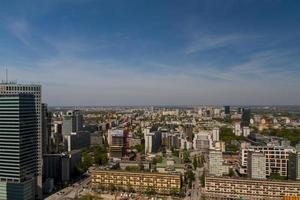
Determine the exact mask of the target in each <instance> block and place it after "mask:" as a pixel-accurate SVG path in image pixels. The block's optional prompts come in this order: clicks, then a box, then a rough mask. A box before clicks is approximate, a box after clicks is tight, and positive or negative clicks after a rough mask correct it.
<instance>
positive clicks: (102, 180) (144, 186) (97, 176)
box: [91, 169, 181, 194]
mask: <svg viewBox="0 0 300 200" xmlns="http://www.w3.org/2000/svg"><path fill="white" fill-rule="evenodd" d="M91 174H92V188H93V189H94V190H97V189H98V188H104V189H111V188H112V186H114V187H115V188H122V189H123V190H130V189H131V190H134V191H135V192H146V191H147V190H148V189H149V188H153V189H154V191H155V192H156V193H158V194H170V193H171V191H174V190H176V191H178V192H180V189H181V175H180V173H174V174H168V173H149V172H148V173H147V172H127V171H114V170H109V171H105V170H100V169H95V170H93V171H92V173H91Z"/></svg>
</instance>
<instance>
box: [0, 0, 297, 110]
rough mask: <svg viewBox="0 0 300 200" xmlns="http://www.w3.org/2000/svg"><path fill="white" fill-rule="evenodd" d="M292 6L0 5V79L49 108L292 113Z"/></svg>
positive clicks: (169, 2) (171, 1) (113, 1)
mask: <svg viewBox="0 0 300 200" xmlns="http://www.w3.org/2000/svg"><path fill="white" fill-rule="evenodd" d="M299 9H300V2H299V1H280V0H278V1H275V0H274V1H271V0H265V1H263V0H258V1H254V0H246V1H237V0H234V1H214V0H207V1H198V0H195V1H194V0H190V1H180V0H178V1H177V0H166V1H162V0H154V1H141V0H134V1H117V0H110V1H92V0H89V1H84V0H73V1H71V0H70V1H58V0H57V1H56V0H54V1H48V2H44V1H6V0H5V1H1V6H0V61H1V62H0V65H1V73H0V79H5V75H4V74H5V68H8V70H9V79H10V80H18V82H32V81H34V82H39V83H41V84H42V85H43V93H44V94H43V96H44V100H45V101H46V102H47V103H49V105H147V104H156V105H159V104H181V105H183V104H185V105H186V104H197V105H199V104H210V105H212V104H230V105H233V104H242V105H245V104H252V105H253V104H280V105H283V104H293V105H295V104H299V102H300V92H299V87H300V79H299V76H300V65H299V63H300V57H299V53H300V47H299V44H300V26H299V21H300V13H299Z"/></svg>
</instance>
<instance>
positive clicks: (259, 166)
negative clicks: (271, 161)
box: [248, 151, 266, 179]
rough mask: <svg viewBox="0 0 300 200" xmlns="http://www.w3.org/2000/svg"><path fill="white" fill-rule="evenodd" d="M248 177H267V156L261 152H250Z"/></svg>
mask: <svg viewBox="0 0 300 200" xmlns="http://www.w3.org/2000/svg"><path fill="white" fill-rule="evenodd" d="M248 177H249V178H253V179H265V178H266V157H265V155H264V154H263V153H260V152H251V151H250V152H249V155H248Z"/></svg>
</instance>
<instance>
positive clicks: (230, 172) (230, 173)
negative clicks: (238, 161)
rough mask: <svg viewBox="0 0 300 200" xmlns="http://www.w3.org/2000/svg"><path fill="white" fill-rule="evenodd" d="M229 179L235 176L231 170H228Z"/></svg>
mask: <svg viewBox="0 0 300 200" xmlns="http://www.w3.org/2000/svg"><path fill="white" fill-rule="evenodd" d="M228 175H229V176H230V177H233V176H234V175H235V173H234V171H233V169H232V168H230V169H229V174H228Z"/></svg>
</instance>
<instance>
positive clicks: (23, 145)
mask: <svg viewBox="0 0 300 200" xmlns="http://www.w3.org/2000/svg"><path fill="white" fill-rule="evenodd" d="M12 93H13V92H12ZM38 133H39V129H38V116H37V112H36V103H35V97H34V96H33V95H29V94H1V95H0V146H1V151H0V199H1V200H5V199H8V200H10V199H13V200H32V199H35V189H36V187H35V186H36V180H37V174H38V161H39V157H38Z"/></svg>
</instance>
